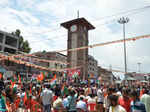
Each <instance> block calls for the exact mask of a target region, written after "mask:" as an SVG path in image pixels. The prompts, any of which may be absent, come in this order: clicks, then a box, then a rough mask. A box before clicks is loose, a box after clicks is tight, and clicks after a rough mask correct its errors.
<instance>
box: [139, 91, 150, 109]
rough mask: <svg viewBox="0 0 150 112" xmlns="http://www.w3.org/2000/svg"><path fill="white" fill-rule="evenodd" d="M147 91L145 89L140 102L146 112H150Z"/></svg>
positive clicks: (149, 98)
mask: <svg viewBox="0 0 150 112" xmlns="http://www.w3.org/2000/svg"><path fill="white" fill-rule="evenodd" d="M148 92H149V90H148V89H145V90H144V93H143V95H142V96H141V98H140V100H141V102H143V103H144V104H145V107H146V112H150V95H149V94H148Z"/></svg>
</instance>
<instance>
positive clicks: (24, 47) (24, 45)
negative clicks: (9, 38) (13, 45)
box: [12, 29, 31, 53]
mask: <svg viewBox="0 0 150 112" xmlns="http://www.w3.org/2000/svg"><path fill="white" fill-rule="evenodd" d="M12 34H14V35H16V36H17V37H18V38H19V51H22V52H25V53H30V51H31V48H30V45H29V42H28V41H27V40H24V39H23V36H21V31H20V30H19V29H16V31H15V32H12Z"/></svg>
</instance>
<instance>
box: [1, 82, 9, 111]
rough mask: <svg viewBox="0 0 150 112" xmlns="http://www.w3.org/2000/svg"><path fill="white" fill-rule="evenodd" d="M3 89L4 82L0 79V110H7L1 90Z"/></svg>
mask: <svg viewBox="0 0 150 112" xmlns="http://www.w3.org/2000/svg"><path fill="white" fill-rule="evenodd" d="M0 80H1V79H0ZM3 90H4V83H3V81H2V80H1V81H0V112H7V110H8V109H7V105H6V99H5V97H4V93H3V92H2V91H3Z"/></svg>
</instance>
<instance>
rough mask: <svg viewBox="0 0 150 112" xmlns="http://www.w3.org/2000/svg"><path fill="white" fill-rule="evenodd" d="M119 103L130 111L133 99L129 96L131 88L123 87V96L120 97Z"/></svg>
mask: <svg viewBox="0 0 150 112" xmlns="http://www.w3.org/2000/svg"><path fill="white" fill-rule="evenodd" d="M118 103H119V104H120V105H121V106H122V107H124V108H125V109H126V111H127V112H130V110H131V109H130V103H131V99H130V97H129V89H127V88H123V89H122V96H120V97H119V100H118Z"/></svg>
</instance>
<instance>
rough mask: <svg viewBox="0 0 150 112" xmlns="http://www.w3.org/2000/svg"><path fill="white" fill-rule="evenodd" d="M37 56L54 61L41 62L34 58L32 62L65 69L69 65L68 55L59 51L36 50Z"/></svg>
mask: <svg viewBox="0 0 150 112" xmlns="http://www.w3.org/2000/svg"><path fill="white" fill-rule="evenodd" d="M34 55H36V57H37V58H40V59H46V60H51V61H53V62H40V61H34V59H33V60H32V63H34V64H37V65H40V66H43V67H48V68H51V69H65V68H66V67H67V56H66V55H64V54H61V53H58V52H36V53H34Z"/></svg>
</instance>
